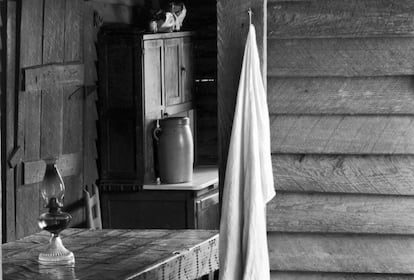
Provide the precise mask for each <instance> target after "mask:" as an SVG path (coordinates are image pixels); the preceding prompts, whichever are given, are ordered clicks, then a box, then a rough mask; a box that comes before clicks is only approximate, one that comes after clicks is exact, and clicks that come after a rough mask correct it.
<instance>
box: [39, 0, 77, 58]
mask: <svg viewBox="0 0 414 280" xmlns="http://www.w3.org/2000/svg"><path fill="white" fill-rule="evenodd" d="M72 1H73V0H72ZM65 2H66V1H65V0H44V20H43V21H44V23H43V64H47V63H59V62H63V61H64V58H65Z"/></svg>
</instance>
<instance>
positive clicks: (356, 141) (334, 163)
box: [267, 0, 414, 280]
mask: <svg viewBox="0 0 414 280" xmlns="http://www.w3.org/2000/svg"><path fill="white" fill-rule="evenodd" d="M267 9H268V10H267V15H268V21H267V23H268V31H267V35H268V41H267V47H268V59H267V63H268V72H267V74H268V75H267V82H268V83H267V84H268V102H269V110H270V114H271V116H270V118H271V130H272V132H271V133H272V135H271V136H272V157H273V169H274V170H273V172H274V179H275V188H276V190H277V192H278V196H277V197H276V198H275V199H273V200H272V201H271V202H270V204H269V205H268V208H267V215H268V231H269V235H268V236H269V252H270V263H271V268H272V279H274V280H275V279H283V280H291V279H299V280H300V279H315V280H316V279H338V280H339V279H366V280H369V279H389V280H391V279H395V280H397V279H398V280H400V279H411V278H413V277H414V276H413V275H414V269H413V268H414V253H413V252H414V250H413V249H414V215H413V213H414V212H413V210H414V200H413V194H414V188H413V182H414V153H413V152H414V126H413V124H414V106H413V105H414V83H413V80H412V79H413V78H412V75H413V74H414V71H413V69H414V64H413V59H412V58H413V57H414V48H413V46H414V37H413V35H414V20H413V19H414V3H412V1H409V0H402V1H397V0H384V1H375V0H366V1H357V0H351V1H340V0H319V1H311V0H309V1H307V0H296V1H293V0H292V1H278V0H268V6H267ZM382 274H384V275H382Z"/></svg>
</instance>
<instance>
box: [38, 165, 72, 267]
mask: <svg viewBox="0 0 414 280" xmlns="http://www.w3.org/2000/svg"><path fill="white" fill-rule="evenodd" d="M46 164H47V165H46V172H45V177H44V180H43V182H42V183H41V187H40V192H41V195H42V198H43V200H44V203H45V204H44V206H45V208H49V212H46V213H43V214H41V215H40V217H39V219H38V223H39V227H40V228H41V229H42V230H47V231H48V232H50V233H51V235H52V236H51V238H50V242H49V245H48V247H47V249H46V251H45V252H43V253H40V255H39V263H40V264H43V265H67V264H74V263H75V257H74V255H73V253H72V252H71V251H69V250H68V249H66V248H65V246H63V243H62V239H61V238H60V237H59V233H60V232H61V231H62V230H64V229H65V228H67V227H68V225H69V223H70V221H71V220H72V216H71V215H70V214H69V213H65V212H62V210H61V208H62V207H63V197H64V195H65V185H64V183H63V180H62V176H61V175H60V173H59V170H58V169H57V167H56V163H55V160H48V161H47V162H46Z"/></svg>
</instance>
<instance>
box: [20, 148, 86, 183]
mask: <svg viewBox="0 0 414 280" xmlns="http://www.w3.org/2000/svg"><path fill="white" fill-rule="evenodd" d="M81 158H82V157H81V155H80V153H73V154H65V155H61V156H59V158H58V159H57V160H56V166H57V168H58V169H59V172H60V175H61V176H62V177H67V176H73V175H79V174H80V173H81V170H82V161H81ZM45 171H46V162H45V161H44V160H34V161H25V162H23V174H24V175H23V183H24V184H25V185H27V184H34V183H40V182H42V181H43V178H44V175H45Z"/></svg>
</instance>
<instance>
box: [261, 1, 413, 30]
mask: <svg viewBox="0 0 414 280" xmlns="http://www.w3.org/2000/svg"><path fill="white" fill-rule="evenodd" d="M268 3H269V5H268V29H269V32H268V37H269V38H280V37H288V38H292V37H293V38H295V37H305V36H311V37H321V38H326V37H367V36H380V35H381V36H411V35H413V34H414V3H413V1H411V0H388V1H378V0H363V1H361V0H347V1H337V0H318V1H304V0H297V1H277V0H268Z"/></svg>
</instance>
